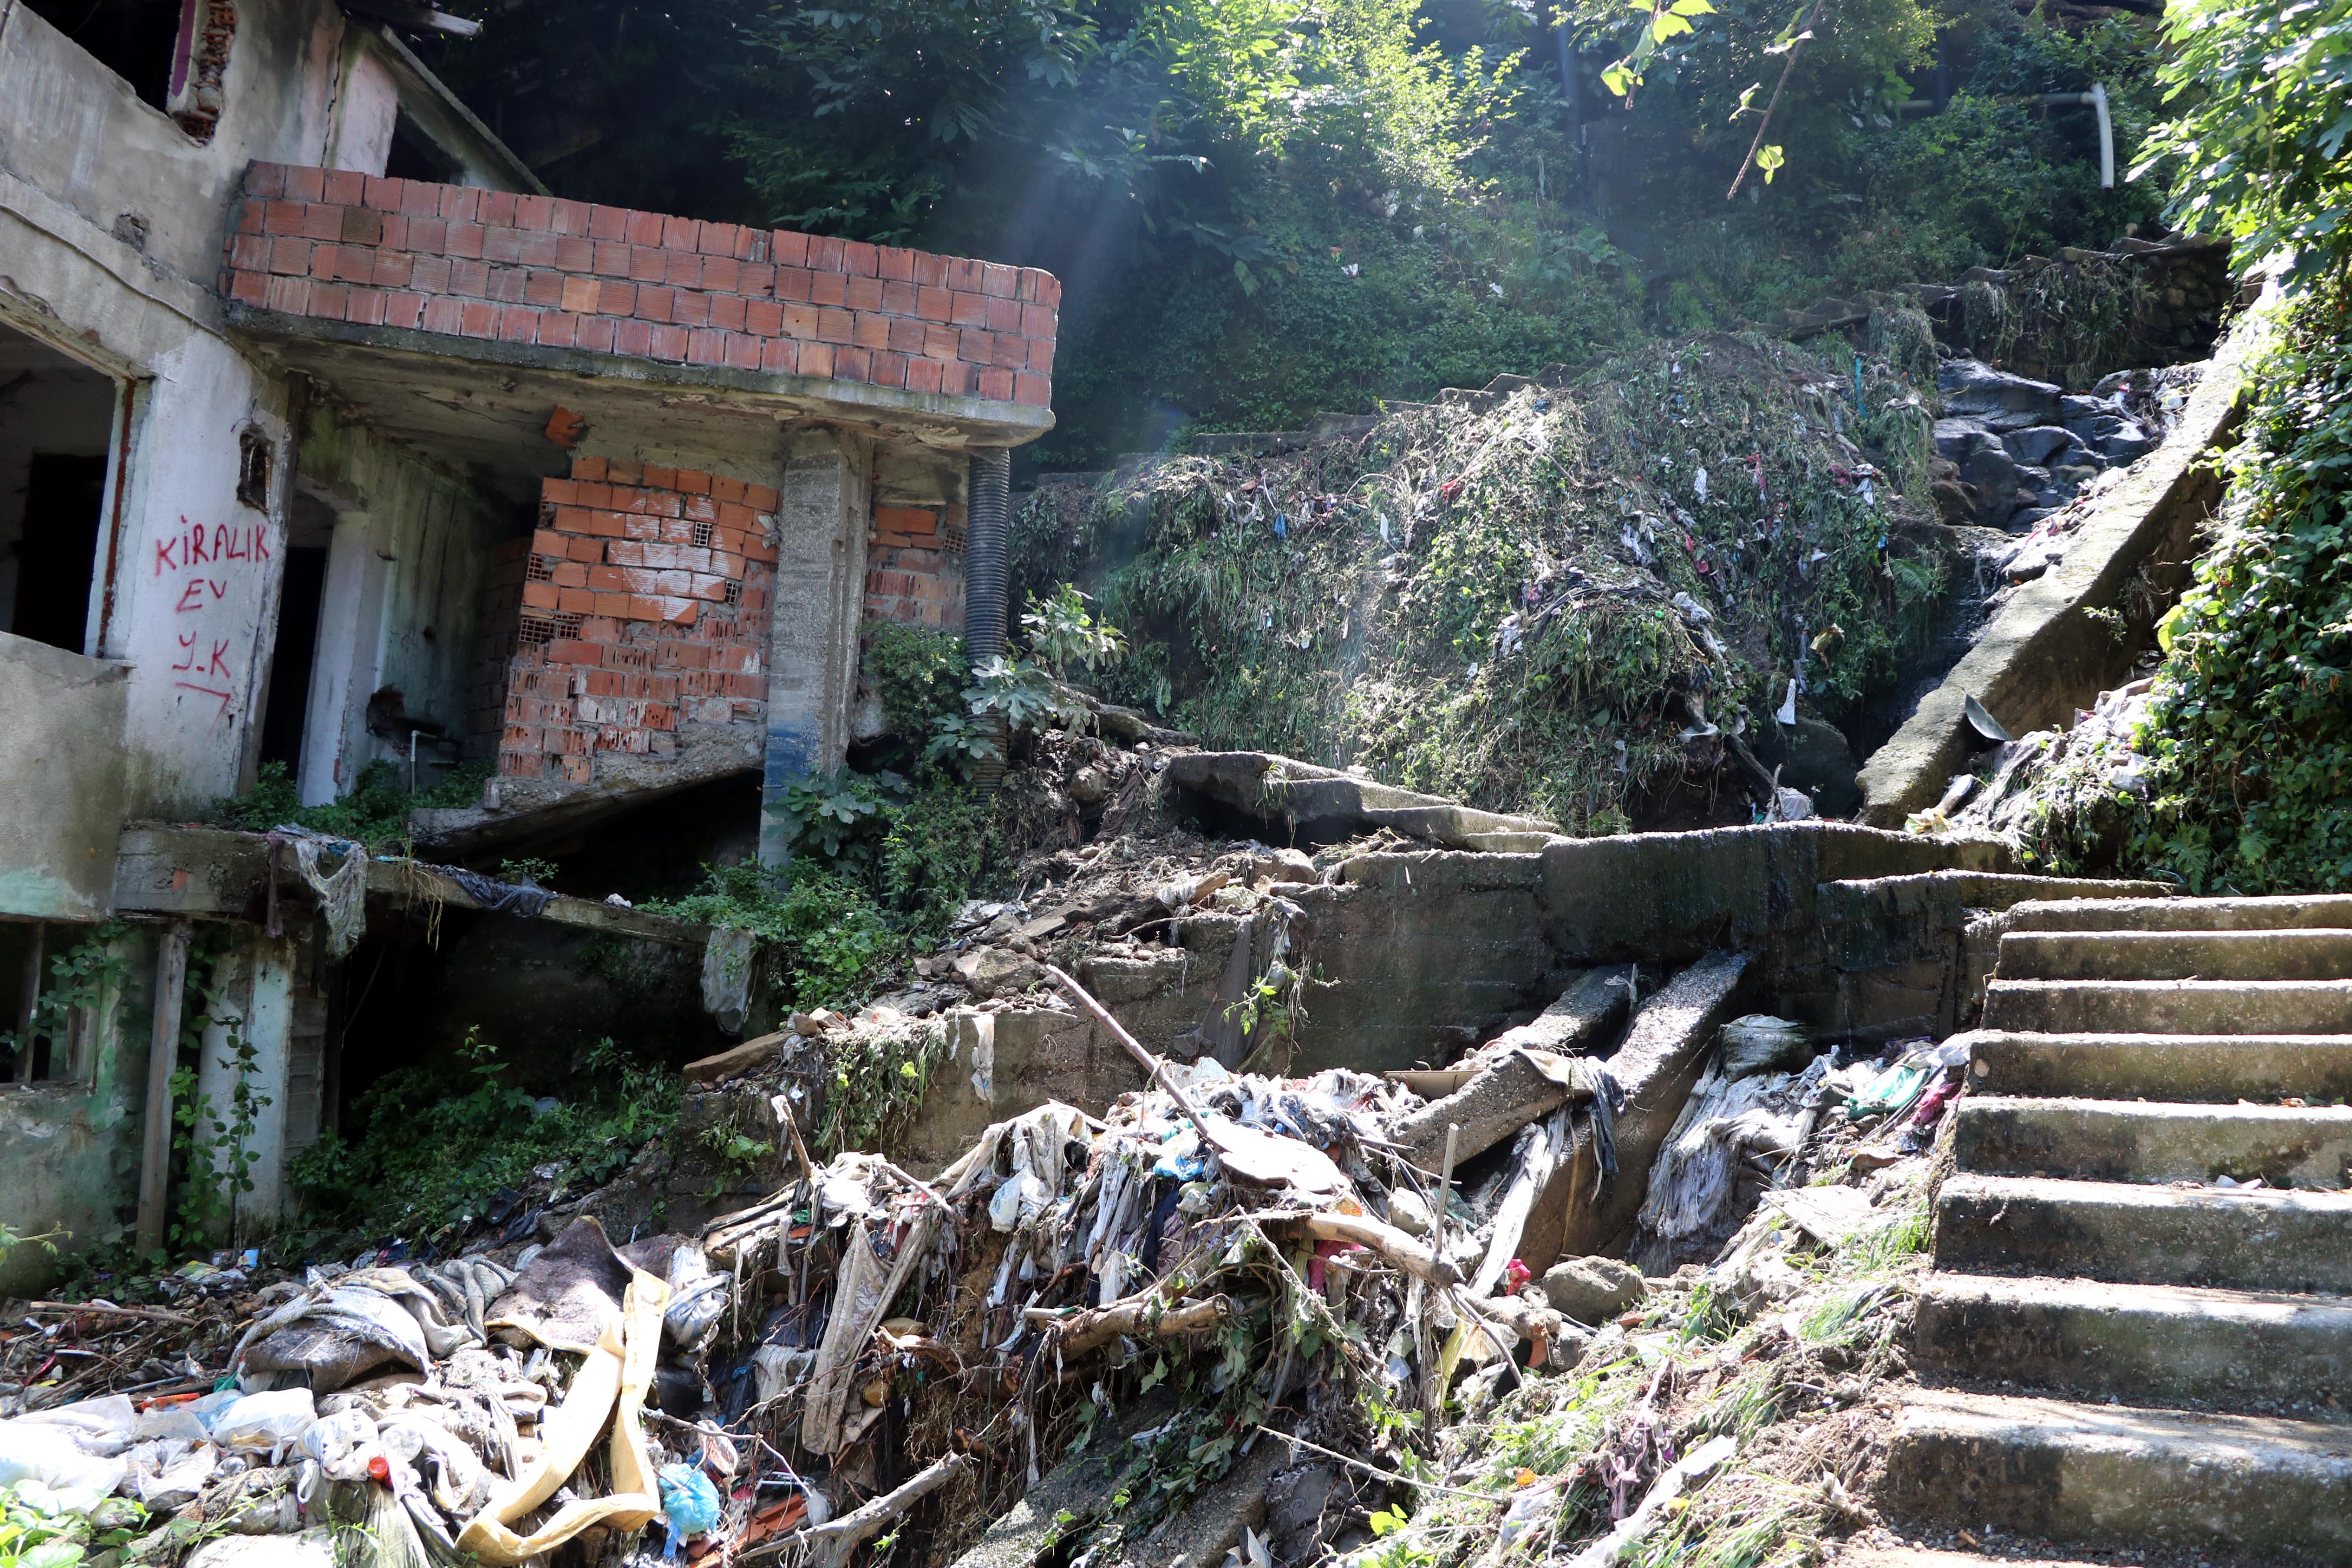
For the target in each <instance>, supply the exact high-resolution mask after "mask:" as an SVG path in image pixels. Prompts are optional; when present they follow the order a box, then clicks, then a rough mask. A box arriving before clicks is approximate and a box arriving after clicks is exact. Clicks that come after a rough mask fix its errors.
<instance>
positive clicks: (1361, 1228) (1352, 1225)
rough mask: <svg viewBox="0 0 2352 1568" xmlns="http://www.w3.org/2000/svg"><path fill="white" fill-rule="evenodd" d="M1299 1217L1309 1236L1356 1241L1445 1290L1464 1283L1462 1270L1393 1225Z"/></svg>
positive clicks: (1332, 1217)
mask: <svg viewBox="0 0 2352 1568" xmlns="http://www.w3.org/2000/svg"><path fill="white" fill-rule="evenodd" d="M1268 1217H1270V1218H1281V1217H1284V1216H1281V1215H1270V1216H1268ZM1298 1218H1299V1223H1300V1224H1301V1225H1304V1226H1306V1227H1307V1235H1309V1236H1311V1237H1314V1238H1315V1239H1316V1240H1318V1241H1352V1242H1354V1243H1355V1244H1356V1245H1357V1246H1359V1247H1370V1248H1371V1249H1372V1250H1373V1251H1374V1252H1377V1253H1379V1254H1380V1255H1381V1257H1382V1258H1387V1259H1388V1260H1389V1261H1390V1262H1391V1263H1393V1264H1395V1265H1396V1266H1397V1267H1398V1268H1402V1269H1403V1270H1404V1271H1405V1272H1406V1273H1408V1274H1410V1275H1412V1277H1413V1278H1414V1279H1426V1280H1427V1281H1429V1283H1431V1284H1432V1285H1435V1286H1438V1287H1440V1288H1441V1289H1443V1288H1444V1287H1446V1286H1451V1285H1459V1284H1460V1283H1462V1270H1460V1269H1459V1268H1455V1267H1454V1265H1453V1264H1451V1263H1449V1262H1447V1261H1446V1260H1445V1259H1444V1258H1440V1257H1439V1256H1438V1255H1437V1254H1436V1253H1434V1252H1433V1251H1432V1250H1430V1249H1429V1248H1428V1247H1423V1245H1422V1244H1421V1243H1419V1242H1417V1241H1415V1240H1414V1239H1413V1238H1412V1237H1410V1236H1407V1235H1406V1234H1405V1233H1404V1232H1403V1231H1401V1230H1399V1229H1398V1228H1397V1227H1396V1226H1392V1225H1382V1224H1381V1222H1380V1221H1378V1220H1376V1219H1371V1218H1368V1217H1366V1216H1365V1215H1352V1214H1332V1213H1326V1214H1310V1215H1300V1216H1298Z"/></svg>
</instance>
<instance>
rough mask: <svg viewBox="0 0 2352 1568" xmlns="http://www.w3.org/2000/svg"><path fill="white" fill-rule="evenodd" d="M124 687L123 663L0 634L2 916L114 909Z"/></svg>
mask: <svg viewBox="0 0 2352 1568" xmlns="http://www.w3.org/2000/svg"><path fill="white" fill-rule="evenodd" d="M128 686H129V677H128V675H127V673H126V672H125V671H124V670H123V669H122V668H121V667H120V666H116V665H110V664H106V663H102V662H100V660H98V659H94V658H82V657H81V656H80V655H79V654H72V653H67V652H65V651H64V650H62V649H59V648H53V647H47V646H46V645H44V644H41V643H37V642H27V641H26V640H25V639H24V638H23V637H12V636H10V635H8V634H7V633H5V632H0V735H5V737H6V738H7V739H6V743H5V744H0V800H5V801H6V802H7V803H9V804H8V805H6V807H5V809H0V914H9V915H20V916H25V917H28V918H31V919H35V920H58V921H87V920H96V919H97V918H99V917H100V916H101V915H103V914H104V913H106V911H107V910H110V909H112V908H113V907H114V840H115V836H116V835H117V834H118V833H119V832H120V831H121V827H122V816H123V792H122V773H121V769H120V768H119V767H117V766H116V765H115V757H116V754H117V752H118V750H119V748H120V747H121V743H122V711H123V695H124V692H125V690H126V689H127V688H128ZM36 803H38V805H39V809H33V807H34V805H35V804H36Z"/></svg>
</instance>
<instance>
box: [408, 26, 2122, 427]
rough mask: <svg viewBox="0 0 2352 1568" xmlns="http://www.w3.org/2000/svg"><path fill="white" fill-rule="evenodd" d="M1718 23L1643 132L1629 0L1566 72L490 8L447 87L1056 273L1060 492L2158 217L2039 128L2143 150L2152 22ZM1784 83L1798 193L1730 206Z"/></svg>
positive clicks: (570, 158)
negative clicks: (1932, 104) (1090, 474)
mask: <svg viewBox="0 0 2352 1568" xmlns="http://www.w3.org/2000/svg"><path fill="white" fill-rule="evenodd" d="M1684 9H1685V11H1687V12H1689V13H1690V14H1689V15H1688V16H1674V17H1672V18H1671V19H1672V21H1673V23H1674V25H1675V26H1678V27H1679V26H1687V28H1688V30H1686V31H1681V32H1677V33H1675V35H1674V36H1673V37H1670V38H1668V39H1667V40H1666V41H1665V42H1664V43H1663V44H1661V45H1659V46H1658V47H1656V48H1655V49H1654V52H1653V53H1652V55H1651V57H1650V58H1648V59H1647V60H1646V61H1645V62H1644V65H1643V71H1642V79H1641V83H1640V85H1639V86H1638V87H1636V88H1634V89H1633V90H1632V91H1631V92H1630V93H1629V94H1628V95H1627V96H1626V97H1625V98H1623V99H1619V98H1617V97H1614V96H1612V93H1611V92H1610V91H1609V90H1608V89H1607V88H1606V87H1604V85H1603V82H1602V79H1603V76H1604V75H1605V74H1606V72H1607V69H1608V68H1609V66H1610V65H1611V63H1612V61H1613V60H1615V59H1616V58H1619V57H1621V56H1622V55H1623V54H1624V53H1625V51H1626V50H1627V48H1628V47H1629V46H1630V44H1631V42H1632V40H1633V38H1635V37H1647V36H1648V34H1649V30H1650V29H1653V28H1654V27H1655V26H1657V25H1658V18H1655V17H1654V16H1653V15H1652V13H1651V11H1650V9H1649V8H1647V7H1636V8H1628V7H1626V6H1625V5H1622V3H1620V0H1607V3H1605V4H1604V3H1603V0H1581V3H1580V4H1578V5H1570V6H1569V7H1568V12H1567V14H1568V17H1569V24H1570V35H1571V37H1570V40H1569V43H1570V47H1565V48H1564V47H1561V42H1562V41H1561V40H1560V39H1559V37H1557V36H1556V35H1555V34H1554V33H1553V31H1552V30H1551V28H1550V26H1549V22H1550V19H1551V17H1552V16H1554V15H1555V13H1554V12H1553V11H1552V9H1551V8H1549V7H1526V8H1522V7H1516V6H1504V5H1493V6H1487V7H1483V8H1473V7H1466V6H1453V7H1444V8H1440V7H1436V6H1432V5H1424V4H1423V3H1422V0H1320V3H1318V4H1314V5H1308V4H1306V3H1305V0H983V3H982V4H978V5H961V4H959V5H947V4H943V3H942V0H845V3H843V4H838V5H828V6H826V7H823V8H819V7H814V6H807V5H799V4H794V3H790V0H776V3H771V4H766V5H755V6H744V5H740V4H736V3H734V0H725V3H722V0H677V3H675V4H673V5H667V6H665V7H663V8H662V9H660V10H658V11H647V10H646V9H644V8H643V7H639V6H635V5H632V4H630V0H581V3H580V4H578V5H565V6H561V7H558V6H552V5H512V6H507V7H503V8H499V9H496V10H493V11H490V12H489V13H488V18H487V19H488V26H487V28H486V30H485V33H484V35H483V37H481V38H480V39H478V40H476V41H473V42H470V43H465V44H457V45H450V46H446V47H445V52H444V53H443V55H442V56H441V58H440V60H439V64H440V66H441V68H442V69H443V70H444V71H445V72H446V73H447V74H448V75H449V76H450V78H451V79H453V81H455V82H456V83H457V86H458V87H459V89H460V90H461V91H462V92H463V93H464V94H465V95H466V96H467V99H468V100H469V101H470V102H471V103H472V104H473V105H474V107H475V108H476V109H478V110H479V111H480V112H481V113H482V114H483V116H484V118H485V119H487V120H488V121H490V123H491V124H492V125H493V126H494V127H495V128H497V129H499V131H500V132H501V133H502V134H504V135H506V136H507V137H508V138H509V140H510V141H512V142H515V144H517V145H518V146H519V147H520V148H521V149H522V150H523V152H524V153H525V155H526V156H527V157H528V158H530V160H531V161H532V162H533V163H534V164H535V165H536V166H537V167H539V168H540V170H541V173H542V174H543V175H544V177H545V178H547V180H548V181H549V182H550V183H551V185H553V186H554V187H555V188H556V189H557V190H558V191H559V192H560V193H562V194H564V195H581V196H586V197H590V198H592V199H596V200H604V201H615V202H625V203H634V204H635V205H646V206H651V207H655V208H658V209H662V210H668V211H679V212H685V213H688V214H690V215H693V216H710V217H721V218H729V219H743V220H749V221H756V222H772V223H778V224H785V225H790V226H799V227H806V228H811V229H816V230H821V231H827V232H838V233H843V234H847V235H851V236H855V237H862V238H868V239H878V240H887V241H891V242H899V243H913V244H918V245H922V246H926V247H930V248H934V249H940V250H946V251H950V252H954V253H958V254H969V255H981V256H987V257H990V258H997V259H1003V260H1012V261H1017V262H1021V263H1024V264H1029V265H1037V266H1043V267H1046V268H1050V269H1052V270H1054V271H1055V272H1056V273H1057V274H1059V275H1060V276H1061V277H1062V278H1063V279H1064V281H1065V283H1066V289H1067V291H1066V296H1065V301H1064V308H1063V320H1062V345H1061V352H1060V353H1059V354H1058V355H1057V374H1056V395H1055V404H1056V410H1057V414H1058V416H1059V421H1060V423H1059V426H1058V428H1057V429H1056V430H1055V433H1054V434H1053V435H1052V436H1050V437H1047V438H1046V440H1045V441H1044V442H1043V443H1041V444H1040V446H1039V447H1037V448H1035V449H1034V456H1035V457H1036V458H1038V459H1039V460H1040V461H1041V462H1042V463H1043V464H1045V466H1047V467H1065V468H1066V467H1077V466H1094V465H1097V464H1099V463H1101V462H1102V461H1103V460H1105V459H1106V458H1108V457H1110V456H1112V455H1114V454H1116V453H1118V452H1121V451H1132V450H1139V449H1151V448H1158V447H1162V446H1164V445H1166V444H1167V443H1168V442H1169V441H1170V439H1171V437H1174V436H1176V435H1178V434H1180V433H1181V431H1183V430H1184V429H1186V428H1188V427H1192V426H1203V427H1208V428H1223V429H1235V428H1238V429H1266V428H1289V427H1295V426H1297V425H1298V424H1300V423H1302V422H1303V421H1304V420H1305V418H1306V417H1307V416H1309V415H1311V414H1313V413H1315V412H1317V411H1318V410H1322V409H1333V410H1339V411H1343V412H1370V411H1372V410H1373V409H1375V408H1376V407H1377V405H1379V403H1380V402H1381V400H1383V399H1398V398H1411V399H1420V398H1425V397H1427V396H1429V395H1431V394H1433V392H1435V391H1436V390H1437V389H1439V388H1441V387H1444V386H1448V385H1461V386H1477V385H1483V384H1486V382H1487V381H1488V380H1490V379H1491V378H1492V377H1493V376H1495V375H1496V374H1500V373H1503V372H1507V371H1508V372H1519V373H1531V372H1534V371H1538V370H1540V369H1541V368H1542V367H1544V366H1546V365H1548V364H1553V363H1567V364H1573V363H1580V362H1582V361H1584V360H1586V359H1587V358H1589V357H1590V356H1591V355H1592V354H1594V353H1597V352H1601V351H1606V350H1608V349H1611V348H1612V347H1616V346H1620V345H1622V344H1624V343H1626V342H1630V341H1632V340H1633V339H1634V338H1635V337H1637V336H1639V335H1640V334H1641V333H1642V332H1643V331H1646V330H1665V331H1699V330H1705V329H1709V328H1717V327H1723V326H1728V325H1731V324H1734V323H1735V322H1736V321H1738V320H1739V319H1742V318H1749V319H1754V318H1760V317H1761V316H1763V315H1764V314H1766V313H1767V312H1769V310H1772V309H1774V308H1776V307H1778V306H1780V305H1784V304H1802V303H1806V302H1809V301H1810V300H1812V299H1814V298H1817V297H1819V296H1820V295H1822V294H1823V293H1825V292H1834V291H1844V290H1851V289H1855V288H1864V287H1884V286H1889V285H1893V284H1895V283H1899V282H1904V281H1909V280H1912V279H1919V278H1937V277H1952V276H1956V275H1957V274H1958V272H1960V271H1961V270H1964V269H1965V268H1968V267H1969V266H1973V265H1977V264H1979V263H1988V264H1997V263H2000V262H2003V261H2006V260H2010V259H2012V258H2016V257H2018V256H2020V255H2022V254H2024V253H2027V252H2029V251H2042V252H2045V253H2046V252H2047V251H2048V250H2050V249H2052V248H2053V247H2056V246H2059V245H2063V244H2067V243H2077V242H2088V243H2095V244H2104V243H2105V242H2106V241H2108V240H2111V239H2112V238H2114V237H2116V235H2117V234H2119V233H2121V232H2123V230H2124V229H2125V228H2126V226H2127V225H2129V224H2131V223H2134V222H2144V221H2147V219H2149V218H2151V217H2153V216H2154V214H2155V210H2156V196H2155V195H2154V193H2153V191H2152V189H2151V188H2150V187H2148V186H2147V185H2127V186H2126V187H2124V188H2122V189H2119V190H2116V191H2105V192H2103V191H2101V190H2100V189H2099V188H2098V174H2097V154H2096V138H2095V133H2094V131H2093V121H2092V115H2091V111H2090V110H2087V109H2084V108H2079V107H2062V108H2057V109H2049V108H2045V107H2043V106H2041V105H2039V104H2038V103H2035V102H2030V101H2027V100H2029V99H2032V98H2034V97H2036V96H2038V95H2041V94H2044V93H2051V92H2081V91H2083V90H2084V89H2088V88H2089V87H2090V86H2091V85H2092V84H2093V83H2094V82H2098V83H2103V84H2105V87H2106V89H2107V90H2108V92H2109V95H2110V98H2111V100H2112V101H2113V102H2114V105H2115V109H2116V121H2117V134H2118V138H2119V144H2120V145H2123V146H2125V147H2128V146H2130V145H2131V144H2132V142H2133V141H2134V140H2135V139H2136V138H2137V136H2138V135H2139V134H2140V132H2143V131H2144V130H2145V129H2146V128H2147V124H2148V123H2149V121H2151V119H2152V118H2153V117H2154V114H2155V110H2156V102H2155V88H2154V84H2153V81H2152V78H2151V75H2150V51H2149V49H2148V47H2147V31H2146V28H2145V26H2143V25H2142V24H2140V23H2138V22H2137V21H2136V20H2131V19H2124V20H2116V21H2109V22H2104V23H2100V24H2098V25H2096V26H2092V27H2090V28H2089V29H2088V30H2087V31H2083V32H2080V33H2074V32H2069V31H2067V30H2066V29H2064V28H2062V27H2059V26H2054V25H2051V24H2048V23H2045V22H2044V21H2043V20H2042V18H2041V17H2040V16H2029V17H2024V18H2021V17H2020V16H2018V15H2017V14H2016V12H2015V11H2014V10H2013V8H2012V7H2011V5H2008V4H2006V3H2003V0H1840V3H1839V4H1837V5H1822V6H1820V7H1818V8H1817V11H1816V14H1815V15H1814V16H1812V17H1811V21H1810V24H1809V26H1808V27H1807V29H1806V31H1808V32H1809V34H1810V37H1807V38H1806V39H1805V40H1803V41H1802V42H1801V43H1800V44H1799V45H1798V46H1797V48H1798V52H1797V53H1796V55H1795V56H1794V57H1793V63H1792V64H1791V63H1790V61H1791V58H1792V57H1790V55H1788V54H1786V53H1775V52H1773V51H1774V50H1775V49H1776V47H1780V44H1781V42H1783V41H1785V40H1784V35H1788V34H1789V33H1790V26H1791V18H1790V15H1789V14H1788V12H1787V10H1786V8H1785V7H1782V6H1779V5H1771V6H1768V5H1764V4H1762V0H1723V3H1722V4H1720V5H1714V6H1713V8H1712V10H1707V9H1705V8H1702V7H1698V6H1696V5H1685V6H1684ZM1784 64H1790V77H1789V83H1788V86H1787V88H1786V89H1785V91H1783V92H1782V93H1781V94H1780V99H1779V101H1778V103H1777V105H1776V106H1775V108H1774V111H1773V118H1772V122H1771V129H1770V138H1771V141H1772V142H1773V143H1774V144H1775V145H1782V146H1784V147H1785V149H1786V161H1785V165H1784V166H1783V167H1782V168H1780V170H1779V171H1778V173H1777V175H1776V178H1775V179H1774V181H1773V183H1772V184H1770V186H1769V188H1767V187H1766V185H1765V184H1764V183H1763V182H1762V181H1760V180H1753V181H1751V182H1750V187H1749V193H1750V194H1752V195H1753V197H1754V198H1755V199H1754V200H1752V201H1751V200H1749V199H1748V195H1743V198H1742V199H1741V200H1740V201H1739V202H1738V203H1737V204H1727V202H1726V200H1725V192H1726V191H1727V188H1728V186H1729V184H1730V178H1731V175H1732V174H1733V172H1734V171H1735V170H1736V169H1737V168H1738V166H1739V163H1740V161H1741V158H1742V156H1743V155H1744V153H1745V152H1746V149H1747V146H1748V142H1749V140H1750V138H1751V134H1752V131H1753V128H1754V126H1755V124H1756V115H1757V113H1758V112H1759V110H1760V105H1761V101H1762V100H1763V97H1764V96H1765V95H1769V92H1770V90H1771V88H1772V84H1773V83H1774V82H1775V80H1776V79H1777V78H1778V76H1779V74H1780V69H1781V68H1782V66H1783V65H1784ZM1939 80H1940V81H1941V82H1942V83H1943V86H1944V87H1945V88H1946V89H1948V94H1947V93H1945V92H1939V91H1938V89H1937V82H1938V81H1939ZM1759 87H1760V88H1761V89H1763V91H1762V93H1751V92H1750V90H1749V89H1751V88H1759ZM1947 97H1948V104H1947V107H1946V108H1945V109H1944V110H1943V111H1942V112H1940V113H1936V114H1922V113H1917V112H1913V111H1911V110H1902V109H1898V108H1897V106H1898V105H1900V104H1904V103H1906V102H1908V103H1910V104H1911V105H1912V109H1914V110H1916V108H1917V107H1918V105H1919V103H1920V102H1921V101H1923V100H1940V99H1945V98H1947ZM1743 101H1746V102H1747V103H1748V108H1747V110H1746V111H1745V112H1742V111H1741V105H1742V103H1743Z"/></svg>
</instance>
